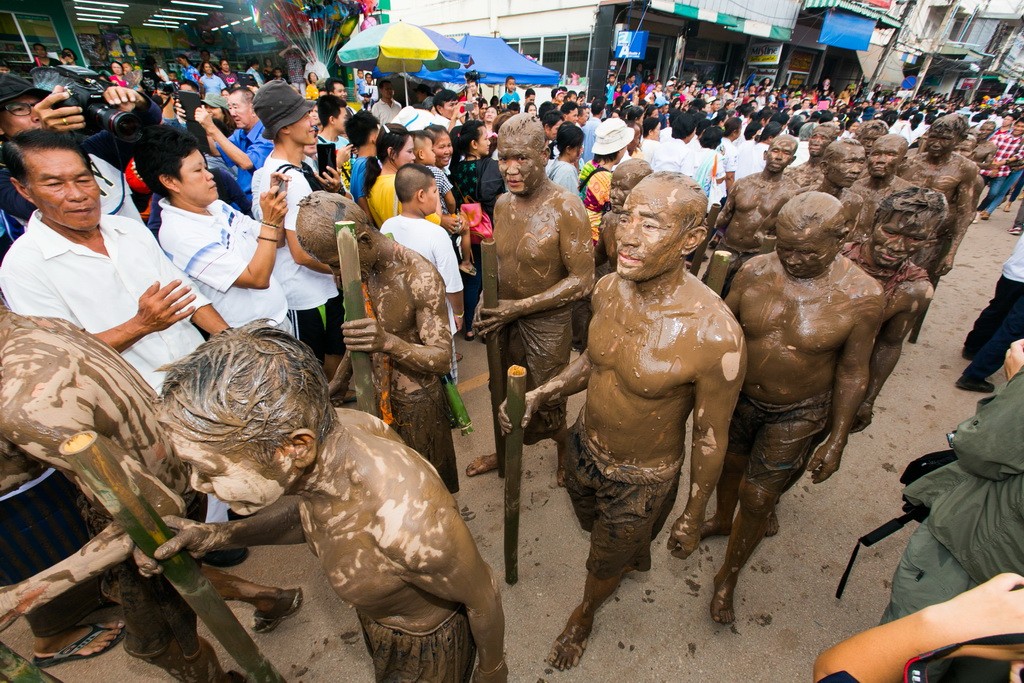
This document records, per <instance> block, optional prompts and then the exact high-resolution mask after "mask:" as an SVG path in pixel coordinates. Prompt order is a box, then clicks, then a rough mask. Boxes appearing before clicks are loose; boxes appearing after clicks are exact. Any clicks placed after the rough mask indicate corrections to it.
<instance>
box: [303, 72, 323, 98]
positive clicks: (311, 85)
mask: <svg viewBox="0 0 1024 683" xmlns="http://www.w3.org/2000/svg"><path fill="white" fill-rule="evenodd" d="M319 80H320V78H319V77H318V76H317V75H316V73H315V72H313V71H310V72H309V73H308V74H306V99H307V100H317V99H319V98H320V88H319V86H317V81H319Z"/></svg>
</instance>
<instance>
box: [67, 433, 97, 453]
mask: <svg viewBox="0 0 1024 683" xmlns="http://www.w3.org/2000/svg"><path fill="white" fill-rule="evenodd" d="M96 438H97V436H96V432H93V431H87V432H79V433H77V434H75V435H74V436H71V437H68V438H67V439H65V440H64V442H63V443H62V444H61V445H60V449H59V450H60V454H61V455H64V456H68V455H78V454H79V453H81V452H82V451H84V450H86V449H87V448H89V447H90V446H92V445H93V444H94V443H96Z"/></svg>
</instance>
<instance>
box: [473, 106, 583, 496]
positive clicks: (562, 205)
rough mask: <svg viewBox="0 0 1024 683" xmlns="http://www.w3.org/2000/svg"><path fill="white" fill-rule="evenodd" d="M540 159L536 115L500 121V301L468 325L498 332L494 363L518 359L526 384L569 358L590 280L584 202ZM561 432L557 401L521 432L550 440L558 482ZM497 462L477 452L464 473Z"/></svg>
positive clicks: (542, 146)
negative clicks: (575, 307) (574, 321)
mask: <svg viewBox="0 0 1024 683" xmlns="http://www.w3.org/2000/svg"><path fill="white" fill-rule="evenodd" d="M547 158H548V151H547V145H546V142H545V138H544V127H543V126H542V125H541V123H540V119H538V118H537V117H536V116H533V115H532V114H517V115H516V116H513V117H512V118H511V119H509V120H508V121H507V122H505V125H503V126H502V127H501V131H500V132H499V134H498V168H499V170H500V171H501V175H502V178H503V179H504V181H505V187H506V188H508V192H507V193H505V194H503V195H502V196H501V197H500V198H499V199H498V202H497V203H496V204H495V206H494V241H495V245H496V248H497V253H498V300H499V301H498V306H497V308H481V309H480V310H479V316H480V320H479V322H477V323H476V325H475V326H474V329H475V330H476V331H477V332H478V333H480V334H482V335H484V336H487V335H490V334H496V335H498V337H499V346H500V348H501V354H502V358H501V366H502V367H503V368H508V367H510V366H512V365H521V366H524V367H525V368H526V370H527V376H526V381H527V388H528V389H532V388H535V387H537V386H539V385H540V384H543V383H544V382H546V381H547V380H549V379H551V378H552V377H554V376H555V375H557V374H558V373H559V372H561V371H562V370H564V369H565V367H566V366H567V365H568V364H569V352H570V349H571V345H572V326H571V324H570V319H571V314H572V306H571V304H572V303H573V302H574V301H578V300H580V299H582V298H584V297H586V296H587V295H588V294H590V291H591V289H592V288H593V286H594V250H593V245H592V242H591V230H590V223H589V221H588V219H587V213H586V209H585V208H584V207H583V202H582V200H580V198H579V196H577V195H576V194H574V193H572V192H569V191H568V190H566V189H565V188H563V187H560V186H559V185H556V184H555V183H553V182H552V181H551V180H549V179H548V177H547V175H546V173H545V170H544V169H545V164H546V163H547ZM502 399H504V396H503V397H502ZM568 438H569V432H568V429H567V428H566V424H565V401H564V400H562V401H552V402H551V403H549V404H548V405H546V406H544V408H543V409H541V410H538V411H536V413H535V414H534V415H533V419H532V420H531V421H530V424H529V426H528V427H527V428H526V434H525V436H524V439H523V441H524V443H526V444H528V445H529V444H535V443H538V442H539V441H542V440H544V439H552V440H554V442H555V445H556V446H557V448H558V474H557V480H558V482H559V483H561V482H562V481H563V472H564V469H565V457H566V452H567V451H566V448H567V443H568ZM497 465H498V460H497V456H496V455H495V454H493V453H492V454H490V455H486V456H481V457H479V458H477V459H475V460H474V461H473V462H472V463H470V465H469V467H468V468H467V470H466V474H468V475H469V476H473V475H476V474H480V473H482V472H488V471H490V470H492V469H494V468H496V467H497Z"/></svg>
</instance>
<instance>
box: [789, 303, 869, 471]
mask: <svg viewBox="0 0 1024 683" xmlns="http://www.w3.org/2000/svg"><path fill="white" fill-rule="evenodd" d="M878 289H879V290H881V288H878ZM883 306H884V298H883V295H882V294H881V291H879V292H878V293H877V294H868V295H862V296H861V297H860V301H858V302H857V303H856V306H855V309H854V310H853V312H852V318H853V328H852V329H851V331H850V336H849V337H847V338H846V343H845V344H843V348H842V350H841V351H840V352H839V358H838V360H837V361H836V375H835V380H834V382H833V385H832V417H831V420H832V422H831V425H830V429H829V435H828V438H827V439H825V442H824V443H823V444H821V446H819V447H818V450H817V451H815V453H814V455H813V456H812V457H811V460H810V463H809V464H808V466H807V469H808V470H810V471H811V472H812V474H813V477H812V479H813V481H814V483H815V484H820V483H821V482H823V481H825V480H826V479H828V478H829V477H830V476H832V474H834V473H835V471H836V470H838V469H839V461H840V459H841V458H842V457H843V450H844V449H845V448H846V442H847V440H848V439H849V436H850V429H852V427H853V423H854V420H855V418H856V417H857V410H858V408H860V404H861V401H863V400H864V395H865V393H866V392H867V388H868V378H869V375H870V371H871V352H872V350H873V349H874V346H875V335H876V334H877V332H878V326H879V324H880V323H881V320H882V311H883Z"/></svg>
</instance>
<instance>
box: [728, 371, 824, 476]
mask: <svg viewBox="0 0 1024 683" xmlns="http://www.w3.org/2000/svg"><path fill="white" fill-rule="evenodd" d="M831 411H832V392H830V391H829V392H825V393H824V394H819V395H818V396H812V397H810V398H808V399H804V400H803V401H798V402H796V403H790V404H787V405H773V404H770V403H763V402H761V401H756V400H754V399H752V398H750V397H749V396H747V395H746V394H743V393H741V394H740V398H739V401H737V402H736V410H735V411H733V414H732V422H730V423H729V452H730V453H733V454H736V455H748V456H750V457H749V459H748V460H747V469H746V473H745V477H746V480H747V481H748V482H750V483H751V484H754V485H756V486H760V487H761V488H763V489H767V490H770V491H780V492H781V491H782V490H784V489H785V488H786V486H788V485H789V484H791V483H792V480H793V479H794V478H796V477H799V476H800V475H802V474H803V472H804V469H805V468H806V467H807V463H808V461H809V460H810V457H811V453H812V451H813V450H814V447H815V446H817V445H818V444H819V443H821V440H822V439H823V438H824V437H825V436H827V434H825V429H826V427H828V421H829V415H830V414H831Z"/></svg>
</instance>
